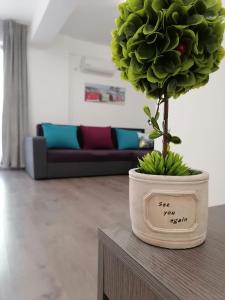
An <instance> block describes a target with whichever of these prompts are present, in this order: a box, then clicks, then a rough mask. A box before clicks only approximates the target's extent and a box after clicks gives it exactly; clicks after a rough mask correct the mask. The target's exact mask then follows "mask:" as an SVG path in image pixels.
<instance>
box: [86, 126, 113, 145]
mask: <svg viewBox="0 0 225 300" xmlns="http://www.w3.org/2000/svg"><path fill="white" fill-rule="evenodd" d="M80 128H81V134H82V140H83V148H84V149H87V150H88V149H90V150H91V149H113V148H114V146H113V141H112V133H111V127H91V126H80Z"/></svg>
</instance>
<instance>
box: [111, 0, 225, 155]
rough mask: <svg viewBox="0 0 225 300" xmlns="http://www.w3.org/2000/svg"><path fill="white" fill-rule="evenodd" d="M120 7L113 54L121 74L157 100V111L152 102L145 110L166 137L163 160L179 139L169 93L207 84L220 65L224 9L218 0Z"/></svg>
mask: <svg viewBox="0 0 225 300" xmlns="http://www.w3.org/2000/svg"><path fill="white" fill-rule="evenodd" d="M118 8H119V12H120V15H119V17H118V18H117V19H116V28H115V29H114V30H113V32H112V59H113V61H114V63H115V64H116V66H117V68H118V69H119V70H120V71H121V77H122V79H125V80H128V81H129V82H130V83H131V84H132V85H133V86H134V87H135V88H136V89H137V90H138V91H141V92H143V93H145V95H146V96H147V97H149V98H154V99H157V109H156V113H155V114H154V115H152V113H151V111H150V109H149V107H148V106H145V108H144V111H145V113H146V114H147V116H148V120H149V124H151V125H152V127H153V131H152V132H151V134H150V137H151V138H152V139H156V138H159V137H161V136H162V137H163V150H162V155H163V157H164V159H165V158H166V156H167V154H168V151H169V143H171V142H172V143H174V144H179V143H181V139H180V138H179V137H177V136H174V135H172V134H171V133H170V132H169V130H168V108H169V98H171V97H173V98H177V97H179V96H180V95H181V94H185V93H187V92H188V91H189V90H191V89H193V88H199V87H201V86H203V85H205V84H206V83H207V82H208V80H209V74H210V73H212V72H214V71H216V70H217V69H218V67H219V64H220V62H221V60H222V59H223V57H224V56H225V50H224V49H223V47H222V46H221V43H222V40H223V33H224V29H225V25H224V16H225V9H224V8H223V7H222V5H221V1H220V0H126V1H124V2H123V3H121V4H119V6H118ZM162 104H163V105H164V115H163V124H162V128H161V127H160V126H159V124H158V119H159V108H160V105H162Z"/></svg>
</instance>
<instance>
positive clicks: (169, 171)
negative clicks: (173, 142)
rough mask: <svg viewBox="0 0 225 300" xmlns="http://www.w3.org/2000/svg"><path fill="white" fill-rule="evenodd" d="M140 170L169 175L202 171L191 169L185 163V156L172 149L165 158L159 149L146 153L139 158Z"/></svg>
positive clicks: (185, 174)
mask: <svg viewBox="0 0 225 300" xmlns="http://www.w3.org/2000/svg"><path fill="white" fill-rule="evenodd" d="M139 171H140V172H141V173H145V174H152V175H169V176H188V175H196V174H199V173H200V172H198V171H194V170H190V169H189V168H188V167H187V166H186V165H185V164H184V163H183V157H182V156H180V155H179V154H177V153H174V152H171V151H169V152H168V154H167V156H166V157H165V159H164V157H163V155H162V154H161V152H159V151H152V152H150V153H148V154H146V155H145V156H144V157H143V158H142V159H139Z"/></svg>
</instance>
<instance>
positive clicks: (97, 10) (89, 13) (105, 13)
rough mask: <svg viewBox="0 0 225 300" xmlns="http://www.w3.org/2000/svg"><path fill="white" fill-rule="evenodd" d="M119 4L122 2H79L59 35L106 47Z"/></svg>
mask: <svg viewBox="0 0 225 300" xmlns="http://www.w3.org/2000/svg"><path fill="white" fill-rule="evenodd" d="M119 2H122V0H80V1H79V2H78V4H77V6H76V9H75V10H74V12H73V13H72V14H71V15H70V17H69V19H68V20H67V22H66V23H65V25H64V27H63V28H62V31H61V33H63V34H65V35H69V36H71V37H73V38H77V39H81V40H86V41H91V42H95V43H100V44H106V45H108V44H109V43H110V40H111V31H112V29H113V27H114V19H115V17H116V16H117V15H118V12H117V4H118V3H119Z"/></svg>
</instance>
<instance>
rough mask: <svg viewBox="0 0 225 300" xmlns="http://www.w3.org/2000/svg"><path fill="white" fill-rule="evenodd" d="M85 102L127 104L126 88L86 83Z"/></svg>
mask: <svg viewBox="0 0 225 300" xmlns="http://www.w3.org/2000/svg"><path fill="white" fill-rule="evenodd" d="M85 101H87V102H98V103H115V104H124V103H125V88H122V87H115V86H111V85H103V84H95V83H86V84H85Z"/></svg>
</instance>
